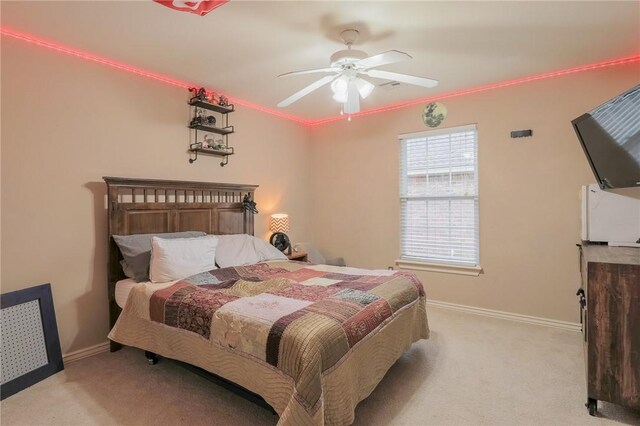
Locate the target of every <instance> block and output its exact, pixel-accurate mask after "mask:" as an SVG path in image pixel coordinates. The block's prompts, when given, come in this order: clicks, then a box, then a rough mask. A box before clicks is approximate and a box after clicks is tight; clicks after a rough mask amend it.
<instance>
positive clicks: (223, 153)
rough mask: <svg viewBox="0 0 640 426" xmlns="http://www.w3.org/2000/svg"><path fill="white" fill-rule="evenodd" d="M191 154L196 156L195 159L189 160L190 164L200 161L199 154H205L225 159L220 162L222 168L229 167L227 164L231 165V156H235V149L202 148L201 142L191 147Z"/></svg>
mask: <svg viewBox="0 0 640 426" xmlns="http://www.w3.org/2000/svg"><path fill="white" fill-rule="evenodd" d="M189 152H190V153H192V154H195V158H189V163H193V162H194V161H196V160H197V159H198V154H204V155H213V156H216V157H224V158H223V160H222V162H220V165H221V166H225V165H227V163H229V156H230V155H233V154H235V152H234V149H233V147H228V148H227V149H213V148H202V144H201V143H200V142H196V143H192V144H191V145H189Z"/></svg>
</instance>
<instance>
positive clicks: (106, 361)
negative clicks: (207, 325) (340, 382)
mask: <svg viewBox="0 0 640 426" xmlns="http://www.w3.org/2000/svg"><path fill="white" fill-rule="evenodd" d="M429 320H430V325H431V328H432V338H431V339H430V340H428V341H422V342H419V343H416V344H414V345H413V347H412V348H411V350H410V351H409V352H407V353H406V354H405V355H404V356H403V357H402V358H401V359H400V360H399V361H398V362H397V363H396V364H395V365H394V366H393V367H392V368H391V369H390V370H389V372H388V373H387V375H386V376H385V378H384V379H383V381H382V383H380V385H379V386H378V387H377V389H376V390H375V391H374V392H373V393H372V394H371V396H369V398H367V399H366V400H364V401H363V402H361V403H360V405H359V406H358V408H357V411H356V423H355V424H357V425H423V424H424V425H427V424H429V425H598V424H615V423H622V424H632V425H640V412H637V411H630V410H625V409H623V408H621V407H618V406H616V405H612V404H606V403H600V414H599V417H598V418H594V417H590V416H589V415H588V414H587V410H586V408H584V402H585V399H586V396H585V384H584V364H583V358H582V342H581V337H580V334H578V333H574V332H569V331H561V330H555V329H551V328H546V327H540V326H533V325H525V324H520V323H515V322H509V321H503V320H496V319H491V318H485V317H480V316H474V315H469V314H461V313H456V312H451V311H446V310H442V309H436V308H430V309H429ZM0 414H1V415H2V417H1V423H2V424H3V425H41V424H59V425H62V424H64V425H69V424H82V425H89V424H104V425H114V424H128V425H160V424H173V425H176V424H190V425H191V424H195V425H198V424H209V425H273V424H275V423H276V422H277V416H275V415H272V414H271V413H270V412H268V411H267V410H265V409H262V408H260V407H258V406H256V405H254V404H252V403H250V402H247V401H245V400H244V399H242V398H240V397H238V396H236V395H235V394H232V393H230V392H229V391H226V390H224V389H222V388H221V387H219V386H217V385H215V384H212V383H210V382H208V381H206V380H205V379H202V378H200V377H197V376H195V375H194V374H192V373H190V372H188V371H186V370H184V369H182V368H181V367H179V366H177V365H175V364H173V363H171V362H168V361H164V360H163V361H161V362H160V363H159V364H158V365H155V366H148V365H147V364H146V360H145V359H144V356H143V354H142V352H141V351H139V350H137V349H131V348H126V349H123V350H121V351H119V352H116V353H104V354H100V355H97V356H94V357H91V358H87V359H84V360H80V361H77V362H75V363H72V364H69V365H67V368H66V369H65V370H64V372H62V373H59V374H57V375H55V376H53V377H50V378H48V379H47V380H45V381H43V382H40V383H38V384H37V385H35V386H33V387H31V388H29V389H26V390H24V391H22V392H20V393H18V394H16V395H14V396H12V397H10V398H8V399H6V400H5V401H2V402H1V403H0Z"/></svg>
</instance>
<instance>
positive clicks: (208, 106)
mask: <svg viewBox="0 0 640 426" xmlns="http://www.w3.org/2000/svg"><path fill="white" fill-rule="evenodd" d="M189 92H190V93H193V94H194V95H195V96H193V97H191V98H190V99H189V101H188V102H187V104H188V105H189V106H190V107H192V108H193V120H191V123H190V124H189V125H188V126H187V127H188V128H189V129H191V130H193V142H192V143H190V144H189V149H188V152H189V163H190V164H193V163H194V162H195V161H196V160H197V159H198V154H204V155H211V156H216V157H222V158H223V160H222V161H221V162H220V166H222V167H224V166H226V165H227V164H228V163H229V156H230V155H233V154H234V149H233V147H230V146H229V135H230V134H232V133H234V131H235V129H234V128H233V126H230V125H229V113H232V112H234V111H235V107H234V106H233V105H218V104H215V103H211V102H207V101H206V100H204V98H205V97H207V96H206V91H205V89H204V88H201V89H198V90H196V89H195V88H192V89H189ZM218 99H223V97H222V96H220V97H219V98H218ZM203 110H207V111H213V112H215V113H218V114H220V117H218V119H220V121H221V122H222V126H221V127H218V126H215V125H206V124H199V123H202V122H203V121H204V122H206V121H208V120H204V119H205V118H207V117H208V116H207V115H205V114H203ZM214 118H215V117H214ZM209 120H210V122H211V123H212V124H214V123H215V122H216V121H218V120H214V119H213V118H209ZM196 123H198V124H196ZM199 131H200V132H205V133H215V134H218V135H221V136H222V139H218V140H216V141H215V146H216V148H212V147H210V146H211V145H212V142H214V141H213V139H210V138H209V139H207V138H208V137H207V136H206V135H205V138H204V139H203V140H201V141H199V140H198V132H199ZM203 143H204V144H205V146H207V145H208V146H207V147H206V148H203V147H202V145H203Z"/></svg>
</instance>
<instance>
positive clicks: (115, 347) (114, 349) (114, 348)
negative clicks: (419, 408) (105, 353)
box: [109, 340, 122, 352]
mask: <svg viewBox="0 0 640 426" xmlns="http://www.w3.org/2000/svg"><path fill="white" fill-rule="evenodd" d="M120 349H122V345H121V344H120V343H118V342H114V341H113V340H109V352H117V351H119V350H120Z"/></svg>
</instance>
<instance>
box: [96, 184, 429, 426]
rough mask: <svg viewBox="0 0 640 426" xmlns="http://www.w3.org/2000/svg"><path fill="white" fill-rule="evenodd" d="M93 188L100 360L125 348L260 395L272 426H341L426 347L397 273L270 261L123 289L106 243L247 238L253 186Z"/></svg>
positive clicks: (416, 304)
mask: <svg viewBox="0 0 640 426" xmlns="http://www.w3.org/2000/svg"><path fill="white" fill-rule="evenodd" d="M105 181H106V182H107V186H108V202H109V233H110V238H109V241H110V259H109V303H110V312H111V325H112V330H111V332H110V334H109V338H110V339H111V341H112V350H117V349H118V347H119V345H120V344H124V345H128V346H134V347H138V348H141V349H143V350H145V351H150V352H153V353H156V354H159V355H162V356H164V357H166V358H170V359H174V360H178V361H182V362H185V363H188V364H190V365H194V366H197V367H199V368H202V369H204V370H206V371H208V372H210V373H212V374H215V375H217V376H220V377H222V378H224V379H226V380H228V381H230V382H232V383H235V384H237V385H238V386H240V387H242V388H245V389H248V390H249V391H251V392H253V393H255V394H257V395H260V396H261V397H262V398H263V399H264V400H265V401H266V402H267V403H268V404H269V405H270V406H271V407H272V408H273V409H274V410H275V412H276V413H277V414H278V415H279V416H280V419H279V423H278V424H280V425H324V424H327V425H346V424H351V423H352V422H353V420H354V410H355V407H356V405H357V404H358V402H360V401H361V400H362V399H364V398H366V397H367V396H368V395H369V394H370V393H371V392H372V391H373V389H374V388H375V387H376V385H377V384H378V383H379V382H380V380H381V379H382V378H383V376H384V374H385V373H386V372H387V370H388V369H389V368H390V367H391V365H393V363H394V362H395V361H396V360H397V359H398V358H399V357H400V356H401V355H402V354H403V353H404V352H405V351H406V350H407V349H408V348H409V347H410V346H411V344H412V343H414V342H415V341H417V340H420V339H426V338H428V336H429V328H428V324H427V316H426V309H425V302H426V298H425V293H424V289H423V286H422V284H421V283H420V281H419V280H418V279H417V278H416V277H415V275H413V274H411V273H408V272H402V271H388V270H375V271H372V270H364V269H358V268H346V267H336V266H328V265H314V264H310V263H306V262H296V261H288V260H272V261H266V262H261V263H257V264H250V265H237V266H231V267H226V268H220V269H212V270H211V271H205V272H202V273H198V274H195V275H193V276H191V277H187V278H184V279H180V280H176V281H170V282H167V283H163V284H151V283H136V284H133V283H131V282H128V283H127V282H126V277H125V276H124V274H123V271H122V268H121V267H120V260H121V254H120V253H119V251H118V248H117V247H116V246H115V243H114V242H113V238H112V237H113V235H132V234H140V233H161V232H175V231H202V232H206V233H207V234H215V235H226V234H249V235H253V215H252V214H251V213H249V212H246V211H245V210H244V209H243V204H242V200H243V198H244V197H245V196H248V197H250V198H253V193H254V191H255V189H256V186H253V185H228V184H214V183H203V182H176V181H156V180H140V179H124V178H105ZM125 288H126V290H124V289H125ZM123 293H124V294H125V296H123ZM127 293H128V295H126V294H127ZM116 294H118V297H117V298H116ZM125 298H126V302H123V300H124V299H125ZM123 303H124V309H121V307H120V306H119V305H123Z"/></svg>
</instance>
